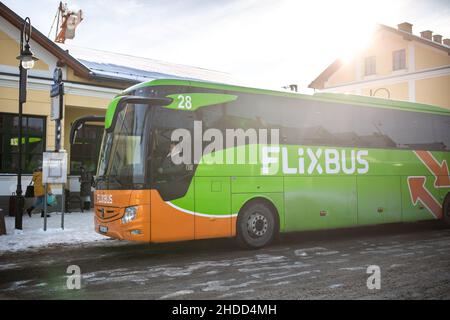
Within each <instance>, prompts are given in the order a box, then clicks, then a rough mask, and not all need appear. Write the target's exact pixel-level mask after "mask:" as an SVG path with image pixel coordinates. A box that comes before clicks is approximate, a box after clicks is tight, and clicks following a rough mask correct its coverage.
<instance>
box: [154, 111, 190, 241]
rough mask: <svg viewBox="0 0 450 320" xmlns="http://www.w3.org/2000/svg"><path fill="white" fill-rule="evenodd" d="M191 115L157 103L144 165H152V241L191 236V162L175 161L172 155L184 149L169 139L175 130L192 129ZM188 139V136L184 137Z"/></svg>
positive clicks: (178, 239)
mask: <svg viewBox="0 0 450 320" xmlns="http://www.w3.org/2000/svg"><path fill="white" fill-rule="evenodd" d="M193 123H194V115H193V113H191V112H183V111H178V110H171V109H166V108H160V107H156V108H155V112H154V113H153V119H152V126H151V127H152V128H151V133H150V134H151V139H152V142H151V150H150V151H149V157H148V163H147V167H149V168H151V169H150V171H151V180H152V183H151V184H152V186H151V189H152V190H151V199H150V204H151V241H153V242H164V241H181V240H192V239H194V229H195V227H194V226H195V217H194V210H195V208H194V178H193V176H194V172H195V170H194V166H193V165H192V164H189V163H187V164H186V163H181V164H180V163H174V161H173V157H172V156H173V155H174V154H176V155H181V154H183V152H185V150H183V148H182V147H181V145H179V141H173V140H172V134H173V132H174V130H184V132H185V133H191V134H192V130H193ZM185 138H186V139H188V138H189V137H185Z"/></svg>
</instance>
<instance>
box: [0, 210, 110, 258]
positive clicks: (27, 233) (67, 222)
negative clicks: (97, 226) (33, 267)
mask: <svg viewBox="0 0 450 320" xmlns="http://www.w3.org/2000/svg"><path fill="white" fill-rule="evenodd" d="M14 219H15V218H14V217H9V216H7V217H5V223H6V232H7V234H6V235H3V236H0V254H2V253H5V252H15V251H23V250H30V249H33V248H36V249H37V248H45V247H48V246H52V245H66V244H67V245H73V244H84V243H93V242H96V243H98V242H99V241H105V240H107V239H108V238H106V237H104V236H102V235H100V234H98V233H96V232H95V230H94V213H93V212H92V211H85V212H84V213H81V212H71V213H65V215H64V230H62V229H61V214H60V213H58V212H53V213H51V217H50V218H48V219H47V231H44V230H43V228H44V219H43V218H41V216H40V214H33V215H32V217H31V218H30V217H28V216H27V215H24V216H23V230H22V231H20V230H15V229H14V223H15V220H14ZM105 243H107V242H106V241H105Z"/></svg>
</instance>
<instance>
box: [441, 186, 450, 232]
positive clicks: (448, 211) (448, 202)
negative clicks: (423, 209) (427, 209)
mask: <svg viewBox="0 0 450 320" xmlns="http://www.w3.org/2000/svg"><path fill="white" fill-rule="evenodd" d="M442 213H443V214H444V216H443V217H442V220H444V222H445V224H447V226H450V194H448V195H447V197H445V200H444V205H443V206H442Z"/></svg>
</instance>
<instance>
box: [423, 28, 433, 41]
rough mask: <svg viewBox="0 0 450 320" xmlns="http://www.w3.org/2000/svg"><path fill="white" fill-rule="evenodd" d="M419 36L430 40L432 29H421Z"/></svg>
mask: <svg viewBox="0 0 450 320" xmlns="http://www.w3.org/2000/svg"><path fill="white" fill-rule="evenodd" d="M420 36H421V37H422V38H424V39H427V40H431V37H432V36H433V31H431V30H425V31H422V32H421V33H420Z"/></svg>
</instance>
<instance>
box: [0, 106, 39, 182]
mask: <svg viewBox="0 0 450 320" xmlns="http://www.w3.org/2000/svg"><path fill="white" fill-rule="evenodd" d="M45 123H46V119H45V117H39V116H30V115H23V117H22V172H23V173H28V174H29V173H33V170H34V169H36V168H37V167H39V166H41V165H42V153H43V152H44V150H45V128H46V126H45ZM18 135H19V116H18V115H17V114H9V113H0V173H17V171H18V160H19V138H18Z"/></svg>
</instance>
